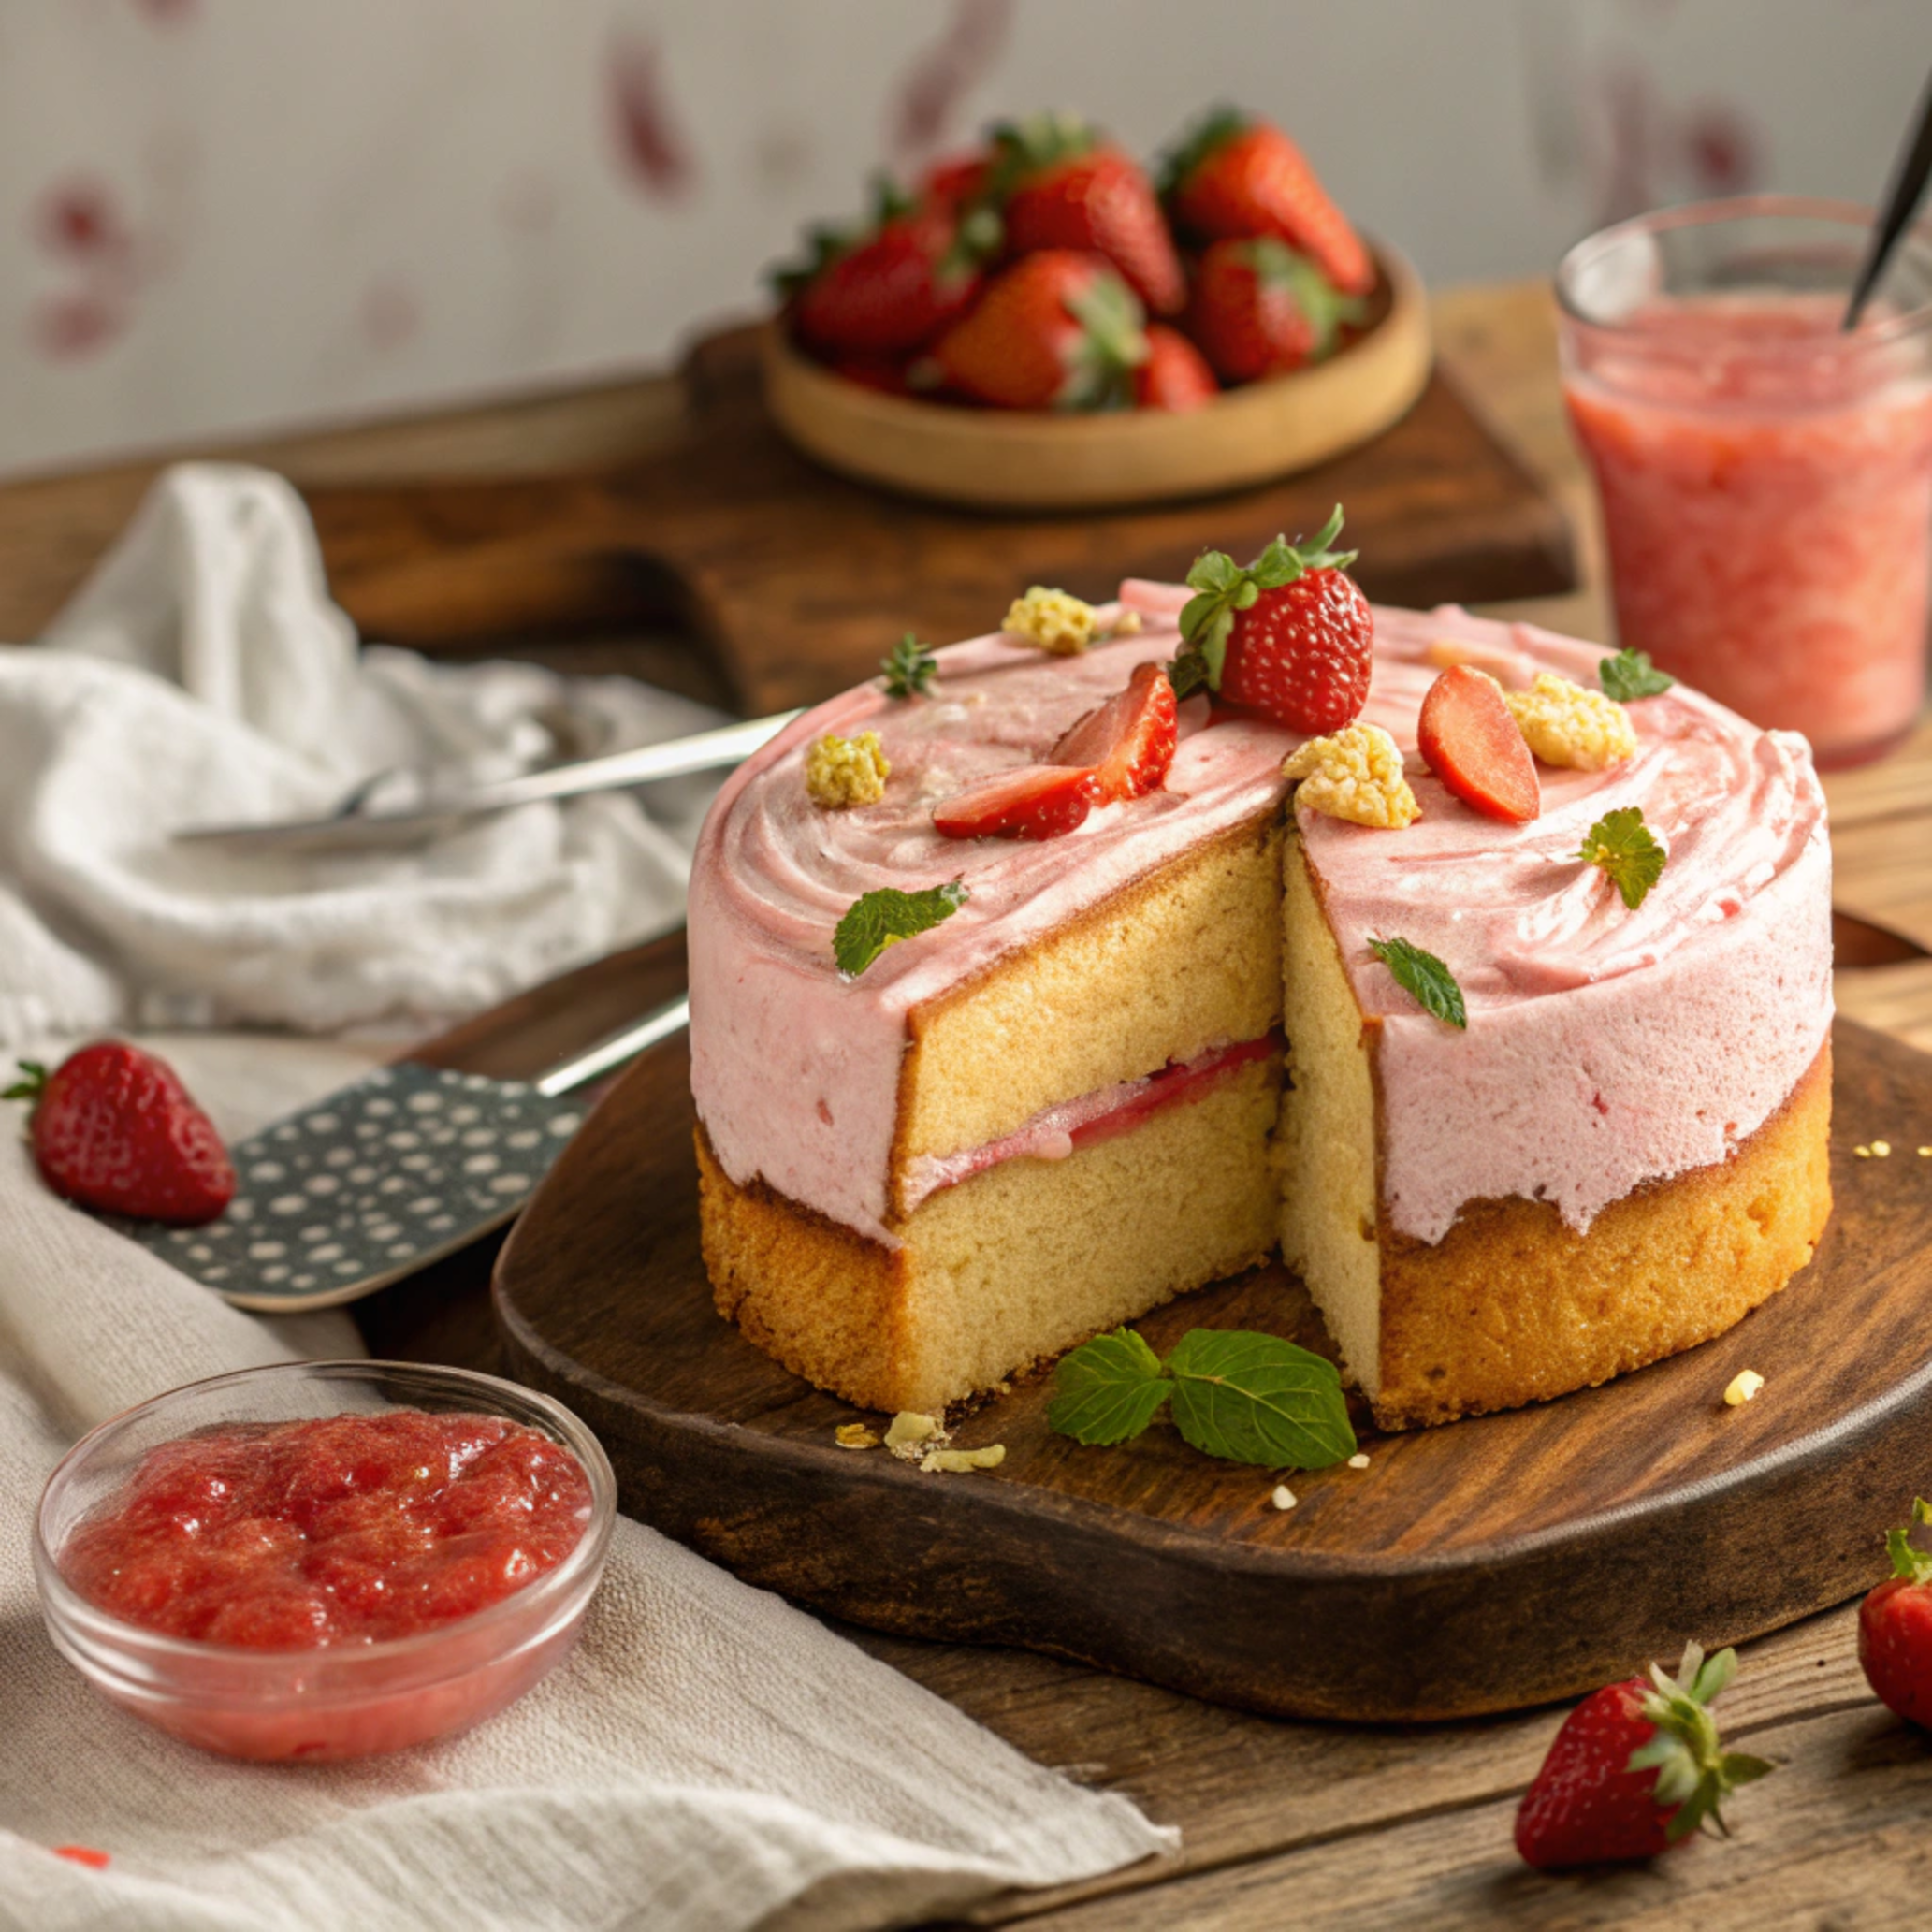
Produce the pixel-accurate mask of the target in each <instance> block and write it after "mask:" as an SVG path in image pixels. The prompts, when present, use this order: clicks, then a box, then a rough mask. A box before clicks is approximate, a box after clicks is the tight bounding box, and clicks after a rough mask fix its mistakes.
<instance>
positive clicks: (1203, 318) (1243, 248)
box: [1187, 236, 1361, 383]
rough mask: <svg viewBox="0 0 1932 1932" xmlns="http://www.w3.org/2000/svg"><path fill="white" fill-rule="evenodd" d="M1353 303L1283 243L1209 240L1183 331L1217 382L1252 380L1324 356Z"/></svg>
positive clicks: (1355, 310) (1356, 308) (1350, 316)
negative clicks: (1208, 363)
mask: <svg viewBox="0 0 1932 1932" xmlns="http://www.w3.org/2000/svg"><path fill="white" fill-rule="evenodd" d="M1360 312H1361V304H1360V303H1359V302H1358V301H1357V300H1355V299H1354V298H1353V297H1350V296H1344V295H1342V294H1340V293H1339V292H1338V291H1337V290H1336V289H1335V287H1334V285H1333V284H1332V283H1330V282H1329V280H1328V278H1327V277H1326V276H1325V275H1323V273H1322V271H1321V270H1320V269H1317V268H1316V267H1315V264H1314V263H1313V262H1311V261H1310V260H1309V259H1308V258H1307V256H1306V255H1300V254H1296V253H1295V251H1294V250H1293V249H1292V248H1290V247H1289V246H1288V245H1287V243H1286V242H1285V241H1277V240H1274V238H1273V237H1272V236H1263V237H1262V238H1261V239H1260V240H1254V241H1216V242H1214V243H1213V245H1212V246H1210V248H1209V249H1208V251H1207V253H1206V254H1203V255H1202V256H1201V259H1200V269H1199V272H1198V274H1197V275H1196V276H1195V280H1194V293H1193V297H1192V298H1191V299H1190V300H1189V302H1188V305H1187V330H1188V333H1189V334H1190V335H1192V336H1193V338H1194V340H1195V341H1197V342H1198V343H1199V344H1200V347H1201V351H1202V353H1203V354H1204V355H1205V356H1207V358H1208V360H1209V361H1210V362H1211V363H1213V366H1214V371H1215V373H1216V374H1217V375H1219V376H1220V377H1221V379H1222V380H1223V381H1224V382H1228V383H1252V382H1254V381H1255V380H1256V379H1257V377H1259V376H1266V375H1281V374H1284V373H1285V372H1286V371H1287V370H1293V369H1300V367H1301V366H1302V364H1303V363H1307V362H1316V361H1319V360H1320V359H1321V358H1322V357H1323V356H1328V355H1330V354H1331V353H1332V352H1333V350H1334V348H1335V344H1336V342H1337V341H1339V340H1340V337H1341V333H1342V327H1343V325H1344V323H1346V322H1350V321H1353V320H1355V319H1356V318H1357V317H1358V315H1359V314H1360Z"/></svg>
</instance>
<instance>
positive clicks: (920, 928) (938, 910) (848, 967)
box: [832, 879, 972, 980]
mask: <svg viewBox="0 0 1932 1932" xmlns="http://www.w3.org/2000/svg"><path fill="white" fill-rule="evenodd" d="M971 896H972V894H971V893H969V892H968V891H967V890H966V885H965V883H964V881H963V880H960V879H953V880H952V881H951V883H950V884H947V885H930V886H927V887H926V889H925V890H924V891H923V892H919V893H902V892H901V891H899V889H898V888H897V887H896V886H890V885H888V886H881V887H880V888H879V890H878V891H877V892H876V893H866V894H865V896H864V898H862V899H854V900H853V901H852V903H851V907H850V910H849V911H848V912H847V913H846V915H845V917H844V918H843V919H841V920H840V921H839V922H838V929H837V930H836V931H835V933H834V934H833V935H832V956H833V957H834V958H835V960H837V962H838V970H839V971H840V972H841V973H843V974H844V975H845V976H846V978H847V979H848V980H856V979H857V978H858V977H859V975H860V974H861V973H863V972H864V970H865V968H866V967H867V966H870V965H871V964H872V962H873V961H874V960H875V959H877V958H878V957H879V954H880V953H881V952H883V951H885V949H886V948H887V947H888V946H896V945H897V944H898V943H899V941H900V940H901V939H909V938H911V937H913V936H914V935H915V934H918V933H927V932H930V931H931V930H932V929H933V928H934V927H935V926H936V925H943V924H944V923H945V922H946V921H947V920H949V919H951V917H952V915H953V914H954V913H955V912H957V911H958V910H959V908H961V907H962V906H964V905H965V904H966V901H967V899H969V898H970V897H971Z"/></svg>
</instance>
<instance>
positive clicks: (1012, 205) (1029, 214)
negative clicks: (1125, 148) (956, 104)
mask: <svg viewBox="0 0 1932 1932" xmlns="http://www.w3.org/2000/svg"><path fill="white" fill-rule="evenodd" d="M981 206H983V207H989V208H991V209H993V210H995V211H996V212H997V214H998V216H999V219H1000V222H1001V224H1002V226H1003V227H1004V230H1005V234H1006V245H1007V248H1008V249H1009V251H1010V253H1012V254H1032V253H1034V252H1035V251H1037V250H1039V249H1042V248H1072V249H1081V250H1085V251H1089V252H1091V253H1092V254H1099V255H1104V256H1106V258H1107V259H1108V260H1109V261H1110V262H1111V263H1112V264H1113V266H1114V267H1115V268H1116V269H1119V270H1120V272H1121V274H1122V275H1123V276H1124V277H1125V278H1126V282H1127V284H1128V286H1129V287H1131V288H1132V289H1133V291H1134V293H1135V294H1136V295H1137V296H1139V297H1140V299H1141V301H1142V302H1144V303H1145V304H1146V305H1147V308H1148V310H1149V312H1151V313H1153V314H1155V315H1173V314H1177V313H1178V312H1180V309H1181V306H1182V304H1183V302H1184V301H1185V299H1186V295H1187V290H1186V284H1185V283H1184V280H1183V279H1182V274H1181V259H1180V257H1179V255H1177V254H1175V252H1174V241H1173V237H1172V236H1171V235H1169V232H1168V224H1167V218H1166V216H1165V215H1163V214H1162V213H1161V208H1160V201H1159V199H1158V197H1157V196H1155V192H1154V185H1153V183H1152V182H1149V180H1148V179H1147V176H1146V173H1145V172H1144V170H1143V169H1142V168H1141V167H1140V163H1139V162H1138V161H1136V160H1135V159H1134V158H1133V157H1132V156H1131V155H1130V154H1126V153H1123V152H1122V151H1121V150H1120V149H1119V148H1117V147H1115V146H1113V144H1112V143H1111V142H1110V141H1108V140H1106V139H1104V138H1102V137H1101V136H1100V135H1099V134H1098V133H1097V131H1096V130H1095V129H1094V128H1092V127H1090V126H1089V125H1088V124H1087V123H1085V122H1084V121H1082V120H1081V119H1079V118H1078V117H1077V116H1075V115H1071V114H1033V115H1029V116H1027V117H1026V118H1025V119H1024V120H1021V121H1010V122H1005V123H1001V124H1000V125H999V126H997V127H995V129H994V130H993V166H992V168H991V170H990V172H989V174H988V176H987V178H986V181H985V183H984V186H983V187H982V189H981Z"/></svg>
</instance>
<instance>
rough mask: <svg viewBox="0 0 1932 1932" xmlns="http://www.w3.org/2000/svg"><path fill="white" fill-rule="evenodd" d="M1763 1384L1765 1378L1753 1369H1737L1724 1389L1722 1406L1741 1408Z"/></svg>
mask: <svg viewBox="0 0 1932 1932" xmlns="http://www.w3.org/2000/svg"><path fill="white" fill-rule="evenodd" d="M1764 1386H1765V1378H1764V1377H1763V1376H1762V1375H1760V1374H1759V1373H1758V1372H1757V1371H1756V1370H1755V1369H1739V1370H1738V1372H1737V1373H1736V1374H1735V1375H1734V1376H1732V1378H1731V1381H1730V1384H1729V1386H1728V1387H1726V1388H1725V1390H1724V1406H1725V1407H1726V1408H1727V1409H1741V1408H1742V1407H1743V1406H1744V1405H1745V1403H1746V1402H1750V1399H1751V1398H1752V1397H1753V1396H1754V1395H1756V1394H1757V1392H1758V1390H1759V1389H1761V1388H1762V1387H1764Z"/></svg>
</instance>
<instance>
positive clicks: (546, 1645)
mask: <svg viewBox="0 0 1932 1932" xmlns="http://www.w3.org/2000/svg"><path fill="white" fill-rule="evenodd" d="M615 1513H616V1486H615V1483H614V1482H613V1481H612V1479H611V1474H610V1465H609V1464H608V1462H607V1461H606V1460H604V1457H603V1451H602V1450H601V1449H600V1448H599V1447H598V1445H597V1441H596V1438H595V1437H594V1436H592V1435H591V1434H590V1432H589V1431H588V1430H587V1429H586V1428H585V1427H584V1425H583V1424H582V1423H581V1422H579V1421H578V1420H577V1419H576V1417H574V1416H572V1415H571V1414H570V1412H569V1411H568V1410H566V1409H563V1408H561V1407H559V1405H558V1404H557V1403H555V1402H551V1401H549V1400H548V1399H547V1398H546V1397H544V1396H540V1395H536V1394H534V1393H533V1392H531V1391H530V1390H529V1389H524V1388H519V1387H516V1385H515V1384H513V1383H508V1382H501V1381H499V1380H497V1378H495V1377H494V1376H489V1375H478V1374H473V1373H470V1372H468V1371H464V1370H456V1369H429V1368H418V1367H415V1366H414V1365H409V1364H403V1363H385V1362H315V1363H289V1364H285V1365H282V1366H278V1367H273V1368H266V1369H252V1370H247V1371H244V1372H242V1373H238V1374H232V1375H221V1376H216V1377H215V1378H213V1379H212V1380H211V1381H208V1382H197V1383H192V1384H190V1385H189V1386H188V1387H185V1388H178V1389H175V1390H173V1391H171V1392H170V1393H168V1394H167V1395H164V1396H157V1397H156V1398H155V1399H154V1400H153V1402H145V1403H143V1404H142V1405H141V1406H140V1407H139V1408H138V1409H132V1410H130V1411H128V1413H127V1414H125V1415H124V1416H116V1417H114V1418H113V1420H111V1421H109V1422H106V1423H103V1424H102V1425H101V1427H100V1428H99V1429H96V1430H95V1431H94V1433H93V1434H92V1435H89V1436H87V1437H86V1438H85V1439H84V1440H83V1441H82V1442H81V1443H80V1445H78V1446H77V1447H76V1448H75V1449H74V1450H73V1451H72V1453H71V1454H70V1455H69V1456H68V1457H67V1458H66V1460H65V1461H64V1462H63V1463H62V1464H61V1465H60V1467H59V1468H58V1469H56V1470H55V1472H54V1473H53V1474H52V1476H51V1478H50V1479H49V1481H48V1485H47V1490H46V1493H45V1495H44V1496H43V1497H42V1499H41V1504H40V1513H39V1521H38V1525H37V1532H38V1533H37V1535H36V1542H35V1567H36V1580H37V1581H38V1583H39V1587H40V1596H41V1607H42V1610H43V1612H44V1614H45V1616H46V1619H47V1625H48V1630H49V1633H50V1634H51V1636H52V1638H53V1640H54V1643H55V1645H56V1647H57V1648H58V1649H60V1650H61V1652H62V1653H63V1655H65V1657H66V1658H67V1660H68V1661H69V1662H70V1663H73V1664H75V1665H76V1667H77V1668H79V1669H80V1671H81V1672H82V1673H83V1675H85V1676H86V1677H87V1678H90V1680H91V1681H92V1682H93V1683H94V1686H95V1688H96V1689H98V1690H99V1691H101V1692H103V1693H104V1694H105V1695H106V1696H108V1697H109V1698H110V1699H111V1700H112V1701H113V1702H115V1703H117V1704H119V1705H121V1706H122V1707H123V1708H125V1709H127V1710H130V1711H132V1712H133V1713H134V1714H135V1715H136V1716H138V1717H141V1718H144V1719H146V1720H147V1721H149V1722H151V1723H153V1724H156V1725H159V1726H160V1727H161V1728H162V1729H163V1730H166V1731H168V1732H170V1733H172V1734H173V1735H174V1736H177V1737H180V1738H182V1739H183V1740H184V1741H185V1742H187V1743H190V1744H196V1745H199V1746H201V1747H202V1748H203V1749H205V1750H215V1751H220V1752H223V1753H225V1754H226V1755H228V1756H231V1757H245V1758H260V1759H281V1760H290V1759H294V1760H301V1759H310V1760H325V1759H334V1758H350V1757H365V1756H369V1755H371V1754H373V1753H376V1752H380V1751H388V1750H400V1749H402V1748H403V1747H405V1746H407V1745H411V1744H417V1743H421V1742H424V1741H426V1740H427V1739H429V1738H431V1737H439V1736H446V1735H448V1734H449V1733H451V1732H453V1731H458V1730H463V1729H466V1728H468V1727H469V1726H470V1725H472V1724H474V1723H478V1722H480V1721H482V1720H483V1719H485V1718H487V1717H488V1716H490V1715H491V1714H492V1713H493V1712H495V1711H497V1710H500V1709H501V1707H503V1706H504V1705H505V1704H507V1703H509V1702H510V1701H511V1700H512V1699H513V1698H515V1697H517V1696H520V1695H521V1694H522V1693H523V1692H525V1691H527V1690H528V1689H529V1688H530V1686H531V1685H532V1684H534V1683H535V1682H536V1681H537V1679H538V1678H540V1677H542V1676H543V1675H544V1674H545V1672H546V1671H547V1670H549V1669H550V1668H551V1667H552V1666H553V1665H554V1664H555V1663H558V1662H559V1660H560V1659H561V1658H562V1657H563V1656H564V1655H565V1653H566V1652H567V1651H568V1650H569V1649H570V1647H571V1645H572V1643H573V1642H574V1639H575V1636H576V1633H577V1630H578V1627H579V1625H580V1624H581V1622H582V1620H583V1616H584V1612H585V1610H586V1608H587V1606H588V1604H589V1600H590V1596H591V1593H592V1592H593V1591H595V1589H596V1587H597V1582H598V1578H599V1576H600V1575H601V1574H602V1571H603V1559H604V1553H605V1548H606V1546H607V1544H608V1541H609V1537H610V1532H611V1524H612V1520H613V1518H614V1517H615Z"/></svg>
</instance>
